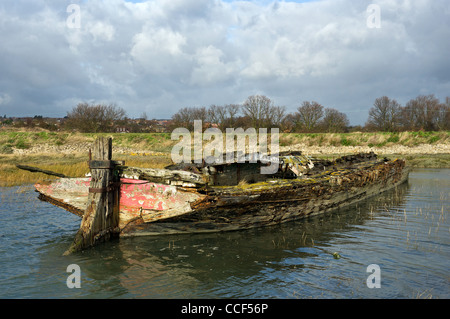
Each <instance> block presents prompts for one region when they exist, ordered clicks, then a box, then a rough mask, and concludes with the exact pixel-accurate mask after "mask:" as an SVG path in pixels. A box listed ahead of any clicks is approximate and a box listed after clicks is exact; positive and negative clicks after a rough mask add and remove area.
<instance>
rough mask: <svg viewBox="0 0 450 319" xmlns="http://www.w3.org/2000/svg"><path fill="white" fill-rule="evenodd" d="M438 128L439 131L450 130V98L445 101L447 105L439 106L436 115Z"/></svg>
mask: <svg viewBox="0 0 450 319" xmlns="http://www.w3.org/2000/svg"><path fill="white" fill-rule="evenodd" d="M436 127H437V129H438V130H449V129H450V98H449V97H447V98H446V99H445V103H442V104H439V107H438V111H437V113H436Z"/></svg>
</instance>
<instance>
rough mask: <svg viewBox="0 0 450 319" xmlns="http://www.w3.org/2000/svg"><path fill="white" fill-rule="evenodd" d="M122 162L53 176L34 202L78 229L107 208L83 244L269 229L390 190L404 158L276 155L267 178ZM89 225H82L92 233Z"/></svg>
mask: <svg viewBox="0 0 450 319" xmlns="http://www.w3.org/2000/svg"><path fill="white" fill-rule="evenodd" d="M109 156H110V155H109ZM105 163H106V164H105ZM122 164H123V163H120V162H115V161H111V160H110V157H109V160H97V161H95V160H94V161H92V160H91V161H90V168H91V174H92V176H91V177H86V178H60V179H58V180H56V181H52V182H48V183H38V184H36V185H35V188H36V190H37V192H39V198H40V199H41V200H44V201H48V202H50V203H52V204H54V205H57V206H59V207H62V208H64V209H66V210H67V211H69V212H72V213H74V214H76V215H78V216H80V217H83V222H82V227H80V230H81V229H82V228H83V223H84V222H87V219H88V216H87V215H88V214H91V215H92V211H93V210H96V209H97V210H98V209H99V206H106V210H108V207H109V209H110V212H108V211H106V213H103V214H104V215H105V216H106V217H104V219H105V218H106V219H107V218H111V216H109V217H108V215H112V216H115V217H112V218H113V219H114V220H113V222H112V224H110V226H105V225H103V226H96V227H94V229H97V231H94V234H93V235H92V236H93V237H94V239H91V241H92V240H94V241H95V240H97V239H98V238H99V237H101V236H104V235H105V233H111V234H115V235H118V236H120V237H127V236H144V235H163V234H178V233H202V232H218V231H231V230H242V229H248V228H252V227H262V226H270V225H276V224H279V223H283V222H288V221H292V220H296V219H300V218H304V217H308V216H312V215H317V214H321V213H325V212H329V211H332V210H336V209H339V208H342V207H345V206H348V205H351V204H353V203H355V202H357V201H360V200H363V199H365V198H368V197H370V196H373V195H376V194H379V193H381V192H384V191H386V190H388V189H391V188H393V187H396V186H397V185H399V184H401V183H403V182H405V181H406V180H407V179H408V173H409V168H408V167H406V166H405V161H404V160H401V159H396V160H388V159H386V158H384V159H379V158H378V157H377V155H376V154H374V153H367V154H356V155H350V156H343V157H340V158H337V159H335V160H332V161H329V160H317V159H316V160H315V159H310V158H307V157H305V156H303V155H302V154H301V153H300V152H286V153H281V154H279V163H278V164H279V169H278V171H277V172H276V173H275V174H271V175H264V174H260V168H261V167H262V166H263V165H267V164H265V163H263V162H261V161H256V162H255V163H249V162H245V163H240V162H238V161H235V162H232V163H224V164H217V165H216V164H213V165H204V164H190V165H186V164H183V165H172V166H169V167H167V168H166V169H145V168H133V167H127V166H125V165H122ZM105 170H108V171H109V175H110V176H111V178H112V179H110V181H109V182H106V184H105V178H103V176H100V175H98V174H99V173H96V171H99V172H100V173H101V174H103V172H104V171H105ZM96 174H97V175H96ZM99 176H100V177H99ZM95 183H103V184H102V185H103V186H101V187H96V185H95ZM105 193H106V194H108V193H113V195H111V196H112V197H110V198H109V199H106V201H105V200H104V201H103V204H99V203H97V202H96V200H95V198H96V197H98V196H101V195H105ZM114 194H115V195H114ZM102 209H103V208H102ZM103 211H105V209H103ZM91 219H92V217H91ZM92 223H93V222H92V221H91V224H90V226H87V227H91V228H92V227H93V226H92ZM101 223H103V224H104V223H105V222H104V221H103V222H101ZM85 228H86V227H85ZM85 232H86V229H85ZM92 236H91V237H92Z"/></svg>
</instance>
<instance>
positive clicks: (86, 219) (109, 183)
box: [65, 137, 119, 255]
mask: <svg viewBox="0 0 450 319" xmlns="http://www.w3.org/2000/svg"><path fill="white" fill-rule="evenodd" d="M111 157H112V139H111V138H102V137H100V138H98V139H97V140H96V141H95V142H94V150H93V161H96V162H94V164H95V165H92V166H94V167H97V168H91V182H90V187H89V194H88V200H87V208H86V210H85V212H84V215H83V219H82V221H81V225H80V229H79V230H78V232H77V234H76V235H75V239H74V242H73V243H72V245H71V247H70V248H69V249H68V250H67V251H66V253H65V254H66V255H67V254H70V253H74V252H77V251H80V250H83V249H85V248H88V247H90V246H94V245H95V244H97V243H99V242H103V241H106V240H109V239H110V238H112V237H116V236H117V235H118V234H119V227H118V225H119V193H118V187H116V185H117V184H116V183H117V182H118V176H117V175H116V174H114V165H113V162H112V161H111ZM99 161H100V162H99ZM98 163H103V165H96V164H98ZM90 166H91V165H90ZM92 166H91V167H92Z"/></svg>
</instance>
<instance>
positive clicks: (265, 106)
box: [242, 95, 273, 130]
mask: <svg viewBox="0 0 450 319" xmlns="http://www.w3.org/2000/svg"><path fill="white" fill-rule="evenodd" d="M271 107H273V102H272V100H271V99H269V98H268V97H267V96H264V95H252V96H249V97H248V98H247V100H246V101H245V102H244V104H243V105H242V112H243V113H244V115H245V116H247V117H248V118H249V119H250V122H251V125H252V127H254V128H255V129H256V130H258V129H259V128H262V127H267V126H268V125H267V124H269V123H268V122H269V121H268V115H269V110H270V108H271Z"/></svg>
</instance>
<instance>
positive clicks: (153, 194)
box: [35, 178, 203, 229]
mask: <svg viewBox="0 0 450 319" xmlns="http://www.w3.org/2000/svg"><path fill="white" fill-rule="evenodd" d="M90 182H91V179H90V178H61V179H59V180H57V181H55V182H51V183H37V184H35V188H36V191H37V192H39V199H41V200H43V201H47V202H49V203H51V204H54V205H56V206H59V207H61V208H63V209H65V210H67V211H69V212H71V213H73V214H75V215H77V216H79V217H83V214H84V212H85V210H86V207H87V201H88V195H89V186H90ZM202 197H203V196H202V195H200V194H196V193H190V192H180V191H179V190H178V189H177V188H176V187H175V186H172V185H165V184H160V183H152V182H149V181H146V180H135V179H128V178H122V179H121V180H120V192H119V203H120V213H119V227H120V228H121V229H122V228H124V227H125V226H126V225H127V224H128V223H130V222H131V221H135V220H142V221H144V222H153V221H155V220H162V219H166V218H171V217H174V216H178V215H180V214H185V213H187V212H190V211H192V208H191V206H190V204H191V203H194V202H195V201H197V200H199V199H201V198H202Z"/></svg>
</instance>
